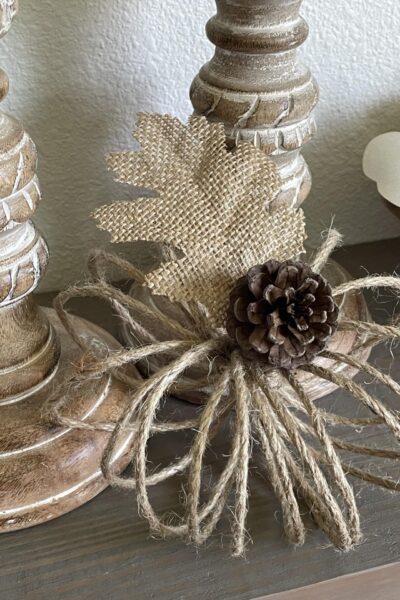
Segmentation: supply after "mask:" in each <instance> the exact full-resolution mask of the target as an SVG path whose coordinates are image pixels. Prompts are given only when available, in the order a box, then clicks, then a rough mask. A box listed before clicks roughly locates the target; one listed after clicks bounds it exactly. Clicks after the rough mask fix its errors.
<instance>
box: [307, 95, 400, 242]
mask: <svg viewBox="0 0 400 600" xmlns="http://www.w3.org/2000/svg"><path fill="white" fill-rule="evenodd" d="M317 121H318V125H319V127H318V135H317V137H316V138H315V139H314V141H313V142H311V144H310V145H309V146H307V147H306V148H305V150H304V155H305V158H306V160H307V162H308V163H309V165H310V168H311V171H312V175H313V187H312V191H311V194H310V196H309V197H308V198H307V200H306V202H305V203H304V210H305V213H306V215H307V219H308V230H309V231H311V232H314V234H311V236H310V243H311V245H317V244H318V243H320V239H319V236H318V233H317V232H319V231H322V230H325V229H326V228H327V227H328V226H329V225H330V219H331V218H334V222H337V221H339V222H340V225H339V227H340V230H341V232H342V233H343V235H344V236H345V244H352V243H353V237H354V236H355V235H356V236H357V234H358V238H360V237H361V238H362V235H359V232H360V231H361V232H362V228H363V224H365V223H373V222H374V219H377V221H375V222H376V223H377V224H379V222H380V221H382V219H383V218H385V219H387V220H389V219H390V220H393V219H395V217H394V216H393V212H392V211H391V210H390V208H389V205H388V204H386V203H384V201H383V200H382V198H381V196H380V195H379V193H378V191H377V188H376V183H374V182H373V181H371V180H369V179H368V178H367V177H366V176H365V175H364V173H363V170H362V159H363V154H364V150H365V148H366V146H367V144H368V142H370V141H371V139H373V138H374V137H375V136H377V135H380V134H381V133H385V132H386V131H400V102H399V101H393V102H386V103H383V102H382V104H379V106H376V107H374V108H373V109H370V110H369V111H368V112H367V113H366V114H360V115H359V117H358V118H357V120H355V119H354V118H352V119H351V121H348V122H346V118H345V117H344V115H343V114H339V111H337V113H336V114H335V113H334V112H333V113H331V114H330V115H329V119H327V120H325V121H324V122H321V123H320V122H319V120H318V114H317ZM333 191H334V194H333ZM327 193H328V194H329V199H330V201H329V204H328V205H327V202H326V194H327ZM332 197H333V198H334V200H333V201H332ZM321 204H324V207H323V210H321ZM321 214H322V215H323V218H322V219H323V220H322V219H321V218H320V215H321ZM354 214H358V215H359V218H358V219H356V220H355V219H354ZM336 217H338V218H336ZM398 223H399V227H398V235H400V219H399V221H398Z"/></svg>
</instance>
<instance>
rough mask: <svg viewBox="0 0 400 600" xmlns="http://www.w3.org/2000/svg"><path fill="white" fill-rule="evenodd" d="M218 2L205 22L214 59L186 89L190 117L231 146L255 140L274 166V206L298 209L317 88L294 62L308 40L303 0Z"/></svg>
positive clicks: (306, 178)
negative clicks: (211, 126)
mask: <svg viewBox="0 0 400 600" xmlns="http://www.w3.org/2000/svg"><path fill="white" fill-rule="evenodd" d="M216 3H217V14H216V16H214V17H213V18H212V19H211V20H210V21H209V22H208V24H207V35H208V38H209V39H210V41H211V42H212V43H213V44H215V46H216V48H215V54H214V56H213V58H212V59H211V60H210V62H208V63H207V64H206V65H204V67H203V68H202V69H201V71H200V73H199V75H198V76H197V77H196V78H195V80H194V82H193V84H192V87H191V91H190V96H191V100H192V103H193V106H194V109H195V112H196V114H200V115H205V116H207V117H208V119H211V120H213V121H214V120H215V121H222V122H223V123H224V125H225V129H226V134H227V138H228V141H229V142H230V143H231V144H233V143H234V142H235V140H236V139H237V138H238V137H240V138H241V139H244V140H247V141H250V142H252V141H253V140H254V139H255V137H257V138H258V141H259V144H260V146H261V148H263V150H264V151H265V152H266V153H267V154H269V155H270V156H271V158H272V159H273V160H274V161H275V162H276V164H277V166H278V169H279V173H280V176H281V179H282V182H283V185H282V191H281V193H280V195H279V197H278V199H277V201H279V202H284V203H285V204H289V205H290V206H293V207H295V206H299V205H300V204H301V203H302V202H303V200H304V199H305V198H306V197H307V195H308V193H309V191H310V188H311V176H310V172H309V169H308V166H307V164H306V162H305V160H304V158H303V157H302V155H301V149H302V147H303V146H304V144H306V143H307V142H308V141H309V140H310V139H311V137H312V136H313V135H314V133H315V122H314V117H313V114H312V112H313V109H314V107H315V105H316V103H317V101H318V86H317V84H316V82H315V80H314V79H313V77H312V76H311V74H310V72H309V70H308V69H307V68H305V67H304V66H303V65H302V64H300V62H299V61H298V58H297V48H298V47H299V46H300V45H301V44H302V43H303V42H304V41H305V40H306V38H307V35H308V26H307V24H306V22H305V21H304V19H302V17H301V16H300V15H299V11H300V6H301V4H302V0H216Z"/></svg>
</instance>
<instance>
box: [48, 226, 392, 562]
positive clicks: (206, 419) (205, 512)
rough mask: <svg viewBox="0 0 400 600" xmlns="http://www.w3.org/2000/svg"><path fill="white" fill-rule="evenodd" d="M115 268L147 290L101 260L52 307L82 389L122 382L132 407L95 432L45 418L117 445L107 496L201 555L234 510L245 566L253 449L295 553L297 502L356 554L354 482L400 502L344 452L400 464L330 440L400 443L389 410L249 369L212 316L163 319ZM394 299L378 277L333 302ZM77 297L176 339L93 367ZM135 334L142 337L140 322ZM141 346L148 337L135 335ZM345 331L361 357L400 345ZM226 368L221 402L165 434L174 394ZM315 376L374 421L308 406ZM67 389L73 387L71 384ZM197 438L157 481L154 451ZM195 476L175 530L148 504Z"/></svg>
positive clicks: (351, 286)
mask: <svg viewBox="0 0 400 600" xmlns="http://www.w3.org/2000/svg"><path fill="white" fill-rule="evenodd" d="M339 241H340V236H339V234H338V233H337V232H335V231H331V232H330V233H329V235H328V237H327V239H326V241H325V243H324V245H323V246H322V248H321V249H320V250H319V252H318V253H317V255H316V257H315V258H314V261H313V263H312V268H313V269H314V271H319V270H320V269H322V268H323V266H324V265H325V263H326V261H327V260H328V258H329V256H330V254H331V252H332V251H333V249H334V248H335V246H336V245H337V244H338V242H339ZM110 267H118V268H119V269H121V270H122V271H123V272H124V273H125V274H126V276H128V277H130V278H132V279H134V280H135V281H137V282H138V283H143V282H144V280H145V277H144V275H143V274H142V273H141V272H140V271H138V270H137V269H136V268H134V267H133V266H132V265H130V264H129V263H127V262H125V261H123V260H122V259H119V258H117V257H115V256H112V255H108V254H105V253H96V254H94V255H93V256H92V258H91V261H90V269H91V273H92V277H93V281H92V282H90V283H88V284H86V285H82V286H79V287H73V288H72V289H70V290H68V291H66V292H63V293H61V294H60V295H59V296H58V298H57V299H56V302H55V308H56V310H57V312H58V315H59V317H60V319H61V321H62V322H63V324H64V326H65V327H66V329H67V331H68V332H69V334H70V335H71V337H72V338H73V339H74V340H75V342H76V343H77V344H78V345H79V346H80V347H81V348H82V351H83V360H82V364H81V366H80V368H79V369H78V370H77V373H76V375H75V376H76V377H77V378H78V380H79V381H86V382H87V381H88V380H90V378H99V377H105V378H107V377H110V376H112V377H115V378H117V379H119V380H121V381H123V382H124V383H125V384H127V385H128V386H129V387H130V395H129V400H128V401H127V403H126V406H125V409H124V411H123V414H122V416H121V418H120V419H119V420H118V422H116V423H97V422H93V421H92V420H90V421H88V420H75V419H71V418H67V417H66V416H65V412H66V410H65V409H66V404H67V402H68V400H67V396H66V395H65V396H64V398H63V395H62V394H61V395H59V397H61V398H63V399H62V400H59V401H57V402H52V403H51V404H50V405H49V407H48V410H49V412H50V413H51V418H52V419H53V420H55V421H56V422H57V423H59V424H62V425H64V426H68V427H73V428H78V429H81V430H89V431H93V430H99V431H106V432H109V433H110V437H109V441H108V445H107V448H106V450H105V452H104V456H103V460H102V471H103V473H104V476H105V477H106V479H107V480H108V481H109V483H110V484H112V485H114V486H116V487H119V488H122V489H129V490H136V494H137V502H138V507H139V511H140V514H141V515H142V516H143V517H144V518H145V519H147V521H148V523H149V525H150V529H151V531H152V532H153V533H155V534H158V535H161V536H164V537H170V536H173V537H181V538H184V539H185V540H189V541H191V542H193V543H195V544H202V543H204V542H205V541H206V540H207V539H208V538H209V537H210V535H211V534H212V533H213V531H214V529H215V527H216V525H217V523H218V521H219V520H220V518H221V516H222V514H223V512H224V509H225V507H226V506H227V505H229V506H230V503H233V511H232V515H233V517H232V539H233V554H234V555H236V556H240V555H242V554H243V553H244V551H245V546H246V536H247V534H246V516H247V513H248V499H249V491H248V490H249V464H250V461H251V459H252V457H253V455H254V452H253V447H255V446H257V448H259V449H260V450H261V452H262V456H263V464H264V467H265V470H266V472H267V475H268V478H269V481H270V483H271V486H272V488H273V490H274V493H275V495H276V497H277V499H278V501H279V503H280V506H281V510H282V516H283V526H284V529H285V533H286V535H287V537H288V539H289V541H290V542H291V543H292V544H296V545H298V544H302V543H303V542H304V539H305V535H306V528H305V524H304V522H303V518H302V514H301V508H300V501H299V497H301V499H302V500H301V501H302V502H303V503H304V502H305V503H306V505H307V507H308V509H309V511H310V513H311V514H312V516H313V518H314V520H315V522H316V523H317V525H318V526H319V527H320V528H321V530H323V531H324V532H325V534H326V535H327V536H328V538H329V539H330V540H331V542H332V543H333V544H334V545H335V546H336V547H337V548H339V549H341V550H349V549H350V548H352V547H353V546H354V545H355V544H358V543H359V542H360V540H361V538H362V535H361V527H360V515H359V511H358V508H357V504H356V499H355V495H354V491H353V488H352V486H351V485H350V483H349V481H348V475H351V476H353V477H356V478H359V479H361V480H363V481H366V482H369V483H371V484H374V485H377V486H381V487H384V488H386V489H389V490H400V483H398V481H395V480H393V479H390V478H388V477H380V476H377V475H374V474H373V473H370V472H369V471H367V470H363V469H358V468H356V467H354V466H352V465H351V464H347V463H345V462H343V460H342V458H341V457H340V455H339V452H338V451H339V450H346V451H350V452H353V453H356V454H360V455H364V456H366V457H382V458H385V459H392V460H399V459H400V452H398V451H393V450H386V449H379V448H369V447H364V446H358V445H355V444H352V443H349V442H345V441H343V440H341V439H339V438H338V437H335V436H333V435H332V434H331V429H329V431H328V428H329V427H331V426H335V425H345V426H349V427H354V428H357V427H360V426H362V427H368V426H376V425H385V426H386V427H387V428H388V429H389V431H390V432H391V434H393V436H394V437H395V438H396V442H397V441H398V438H399V437H400V419H399V414H398V413H397V412H395V411H393V410H391V409H389V408H387V407H386V406H385V405H384V403H383V402H381V401H380V400H379V399H378V398H374V397H373V396H372V395H371V394H370V393H369V392H368V391H367V390H366V389H364V388H363V387H362V386H361V385H359V384H357V383H355V382H354V381H352V380H351V379H349V378H347V377H346V376H344V375H341V374H338V373H335V372H334V371H333V370H332V369H330V368H326V367H321V366H319V365H318V364H310V365H306V366H304V367H301V368H300V369H298V370H295V371H290V372H289V371H284V370H276V371H273V372H272V373H271V372H269V373H268V374H266V373H265V372H264V371H263V370H262V368H261V367H260V366H257V365H256V364H248V363H246V362H245V361H244V359H243V358H242V357H241V355H240V353H239V352H238V350H237V348H235V347H234V345H233V344H232V342H231V341H230V340H229V339H228V337H227V335H226V333H225V332H224V330H223V329H215V328H212V327H210V324H209V321H208V319H207V311H206V310H205V309H204V307H202V306H199V305H196V304H194V303H191V304H187V305H186V310H187V311H188V314H189V315H190V316H191V319H192V322H193V327H191V328H190V329H189V328H186V327H183V326H182V324H181V323H179V322H177V321H174V320H173V319H171V318H170V317H167V316H165V315H162V314H161V313H159V311H157V309H154V308H152V307H149V306H147V305H145V304H144V303H142V302H140V301H138V300H136V299H134V298H132V297H130V296H129V295H126V294H124V293H123V292H121V291H120V290H119V289H117V288H115V287H114V286H113V285H111V284H110V283H109V282H108V281H107V279H106V271H107V269H108V268H110ZM377 287H384V288H392V289H393V290H395V291H396V292H399V291H400V279H399V278H397V277H389V276H388V277H386V276H371V277H365V278H363V279H358V280H355V281H350V282H348V283H345V284H342V285H340V286H338V287H336V288H335V289H334V290H333V294H334V296H336V297H338V296H340V295H342V294H343V293H346V292H352V291H354V290H361V289H364V288H377ZM74 297H81V298H82V297H98V298H102V299H106V300H107V301H109V302H110V303H111V305H112V307H113V310H117V312H119V313H120V314H121V315H123V316H124V318H126V317H127V311H129V310H130V309H133V310H134V311H135V313H138V314H143V315H147V316H149V315H150V316H152V317H153V318H154V319H157V320H159V321H163V320H164V321H166V322H167V325H168V327H169V328H173V330H174V332H175V333H176V338H175V339H172V340H170V341H167V342H158V341H157V340H156V339H154V337H153V336H152V335H150V334H149V333H148V335H147V337H146V339H148V340H149V343H148V344H146V345H143V346H141V347H138V348H131V349H128V350H121V351H117V352H110V354H109V355H108V356H106V357H98V356H96V350H95V348H92V347H91V346H90V345H89V346H87V342H86V341H84V340H83V339H81V338H80V337H79V335H78V334H77V332H76V331H75V329H74V325H73V320H72V319H71V317H70V316H69V314H68V313H67V312H66V310H65V305H66V303H67V302H68V301H69V300H70V299H71V298H74ZM129 326H131V327H133V328H134V327H135V326H136V324H135V322H133V320H132V321H131V322H130V323H129ZM138 327H139V330H140V334H141V336H143V335H146V332H144V331H143V328H142V327H140V326H138ZM339 328H340V329H342V330H349V329H350V330H354V331H356V332H357V333H359V340H360V347H361V346H367V345H368V346H372V345H374V344H376V343H378V342H381V341H387V340H391V339H399V338H400V328H399V327H397V325H396V324H393V325H388V326H384V325H378V324H377V323H367V322H356V321H346V320H344V319H341V320H340V326H339ZM171 350H173V351H174V352H176V351H179V353H180V354H179V356H178V358H175V359H174V360H172V361H171V362H169V363H168V364H166V365H165V366H164V367H163V368H160V370H159V371H157V372H156V373H154V374H153V375H152V376H151V377H149V379H147V380H144V381H143V380H141V381H137V380H132V379H131V378H130V377H129V376H128V375H126V371H125V369H124V368H125V367H126V366H127V365H128V364H132V363H136V362H137V361H140V360H142V359H144V358H146V357H149V356H152V355H156V354H159V353H168V351H171ZM216 356H219V357H220V358H221V359H222V366H221V368H220V369H219V371H218V374H217V376H216V378H215V379H214V380H213V381H212V392H211V394H210V396H209V398H208V401H207V402H206V403H205V405H204V407H203V409H202V412H201V415H200V417H199V418H198V419H193V420H188V421H183V422H179V421H178V422H166V423H162V422H159V420H158V418H157V415H158V410H159V407H160V403H161V401H162V400H163V398H164V397H165V395H166V394H167V393H168V390H169V389H170V387H171V386H172V384H174V382H176V381H177V380H178V379H179V377H180V376H181V375H182V374H183V373H184V371H185V370H187V369H188V368H190V367H191V366H193V365H194V364H196V363H198V362H199V361H200V360H202V359H204V358H206V357H207V358H208V359H209V360H210V361H211V360H212V359H213V358H214V357H216ZM322 356H323V357H324V358H327V359H330V360H331V361H333V362H337V363H346V364H348V365H351V366H352V367H355V368H356V369H359V370H360V371H362V372H365V373H367V374H368V375H369V376H371V377H373V378H374V379H375V380H377V381H378V382H379V383H382V384H384V385H385V386H387V387H388V388H389V389H390V390H391V391H392V392H393V393H394V394H395V395H396V397H397V398H399V397H400V385H399V384H398V383H396V381H394V380H393V379H392V378H391V377H390V376H389V375H386V374H384V373H381V372H380V371H379V369H377V368H375V367H373V366H372V365H369V364H368V363H365V362H362V361H361V360H359V359H357V358H354V357H352V356H345V355H342V354H337V353H333V352H329V351H326V352H324V353H323V354H322ZM300 371H307V372H309V373H312V374H313V375H314V376H316V377H320V378H321V379H325V380H327V381H330V382H332V383H334V384H335V385H337V386H338V387H339V388H342V389H344V390H347V391H348V392H350V394H351V395H352V396H353V397H354V398H356V399H357V400H358V401H360V402H361V404H362V405H364V406H366V407H367V408H368V409H369V410H370V411H371V415H372V416H370V417H367V418H360V417H357V418H347V417H342V416H339V415H336V414H334V413H333V412H328V411H326V410H323V409H321V408H318V407H317V406H316V404H314V403H313V402H312V401H311V400H310V399H309V397H308V395H307V393H306V391H305V389H304V387H303V386H302V384H301V383H300V380H299V372H300ZM281 382H282V383H283V382H284V383H285V385H286V386H287V385H289V386H290V393H289V394H282V393H281V389H283V386H281ZM65 385H69V382H65ZM228 414H229V418H230V419H231V427H232V429H231V439H230V451H229V455H228V457H227V460H226V462H225V464H224V467H223V470H222V473H221V474H220V475H219V477H218V480H217V482H216V484H215V485H214V486H213V487H212V490H211V493H210V495H209V497H208V499H207V500H206V501H205V502H202V501H201V498H202V493H203V483H202V476H203V467H204V459H205V453H206V449H207V447H208V445H209V444H210V442H211V440H212V439H213V437H214V436H215V435H216V433H217V432H218V430H219V429H220V427H221V425H222V423H223V421H224V420H225V419H226V418H227V415H228ZM182 429H190V430H192V431H193V434H194V438H193V443H192V445H191V447H190V449H189V451H188V452H187V454H186V455H185V456H184V457H183V458H180V459H179V460H177V461H176V462H173V463H172V464H170V465H168V466H167V467H164V468H162V469H160V470H159V471H157V472H153V473H152V474H149V473H148V461H147V447H148V442H149V439H150V437H151V436H152V435H154V434H156V433H162V432H166V431H179V430H182ZM127 434H130V435H131V439H132V442H131V451H130V459H131V462H132V465H133V474H132V476H130V477H123V476H121V475H120V474H119V473H118V472H116V468H115V458H116V456H117V453H118V449H119V447H120V445H121V442H122V441H123V440H124V439H126V436H127ZM184 473H185V474H186V483H185V486H184V491H185V494H184V497H185V501H184V516H183V517H176V520H175V522H174V521H171V519H170V518H163V517H161V516H159V515H158V514H157V513H156V511H155V509H154V507H153V505H152V503H151V501H150V498H149V493H148V490H149V487H150V486H152V485H156V484H158V483H160V482H162V481H165V480H166V479H168V478H170V477H173V476H174V475H177V474H179V475H182V474H184Z"/></svg>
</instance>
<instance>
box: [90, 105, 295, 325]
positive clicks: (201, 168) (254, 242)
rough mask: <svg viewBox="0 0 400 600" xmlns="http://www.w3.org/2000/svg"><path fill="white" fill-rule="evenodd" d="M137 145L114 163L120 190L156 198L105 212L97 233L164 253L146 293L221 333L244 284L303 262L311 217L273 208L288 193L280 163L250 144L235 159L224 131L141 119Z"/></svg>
mask: <svg viewBox="0 0 400 600" xmlns="http://www.w3.org/2000/svg"><path fill="white" fill-rule="evenodd" d="M135 138H136V139H137V141H138V142H139V143H140V146H141V151H139V152H121V153H117V154H112V155H111V156H110V157H109V165H110V167H111V169H112V170H113V171H114V172H115V173H116V175H117V180H118V181H120V182H124V183H130V184H133V185H136V186H140V187H142V188H148V189H151V190H153V191H154V192H156V193H157V194H158V197H155V198H139V199H137V200H135V201H131V202H117V203H114V204H111V205H109V206H103V207H102V208H100V209H99V210H97V211H96V212H95V215H94V217H95V219H96V222H97V225H98V227H99V228H100V229H103V230H106V231H108V232H109V233H110V234H111V236H112V241H113V242H129V241H135V240H146V241H154V242H160V243H162V244H164V245H165V246H166V248H168V252H166V255H167V256H168V258H169V261H168V262H167V264H163V265H162V266H161V267H160V268H159V269H157V270H155V271H153V272H152V273H150V274H149V275H147V276H146V283H147V284H148V286H149V287H150V288H151V289H152V291H153V292H154V293H156V294H162V295H166V296H168V297H169V298H170V299H171V300H173V301H178V302H190V301H196V302H200V303H201V304H202V305H204V306H205V307H207V309H208V310H209V313H210V320H211V322H212V324H213V325H216V326H221V325H222V324H223V322H224V318H225V313H226V307H227V303H228V296H229V292H230V290H231V289H232V286H233V283H234V282H235V281H236V280H237V279H238V278H239V277H241V276H242V275H243V274H244V273H246V272H247V271H248V270H249V269H250V268H251V267H252V266H254V265H256V264H259V263H263V262H265V261H266V260H267V259H270V258H275V259H277V260H282V261H283V260H286V259H289V258H292V257H294V256H296V255H298V254H300V253H301V252H303V243H304V240H305V238H306V235H305V223H304V215H303V213H302V211H300V210H299V211H293V210H290V209H287V208H283V207H280V208H279V209H278V210H273V209H271V208H270V205H272V202H273V200H274V198H275V197H276V195H277V193H278V191H279V189H280V180H279V176H278V174H277V170H276V167H275V165H274V163H273V162H272V161H271V160H269V158H268V157H267V156H266V155H265V154H264V153H263V152H262V151H261V150H258V149H257V148H256V147H255V146H252V145H251V144H248V143H242V144H239V145H238V146H237V148H236V149H235V150H234V151H232V152H231V151H229V150H228V149H227V146H226V138H225V132H224V128H223V126H222V125H221V124H210V123H209V122H208V121H207V120H206V119H205V118H203V117H201V118H199V117H194V118H192V119H191V120H190V121H189V123H188V125H184V124H182V123H181V122H180V121H179V120H178V119H176V118H173V117H170V116H166V115H157V114H142V115H140V118H139V121H138V128H137V131H136V133H135ZM174 249H176V250H179V251H181V253H183V256H182V255H181V256H179V257H178V255H177V253H175V252H174ZM167 260H168V259H167Z"/></svg>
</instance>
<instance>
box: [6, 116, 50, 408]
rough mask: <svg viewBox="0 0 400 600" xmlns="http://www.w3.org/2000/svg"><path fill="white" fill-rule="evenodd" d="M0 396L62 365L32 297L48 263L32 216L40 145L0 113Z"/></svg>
mask: <svg viewBox="0 0 400 600" xmlns="http://www.w3.org/2000/svg"><path fill="white" fill-rule="evenodd" d="M0 148H1V152H0V400H1V399H2V398H9V397H10V396H16V395H18V394H21V393H23V392H25V391H26V390H30V389H32V388H34V387H36V386H38V385H40V384H42V383H43V382H45V380H46V378H48V377H50V376H51V375H52V374H53V372H54V370H55V368H56V367H57V363H58V359H59V344H58V342H57V339H56V336H55V334H54V330H53V327H52V326H51V325H50V324H49V321H48V319H47V317H46V316H45V314H44V312H43V311H42V310H41V309H40V308H38V307H37V305H36V303H35V302H34V300H33V299H32V296H31V294H32V292H33V291H34V290H35V289H36V288H37V286H38V284H39V282H40V279H41V277H42V275H43V273H44V271H45V270H46V267H47V263H48V256H49V255H48V249H47V246H46V242H45V241H44V239H43V238H42V236H41V235H40V233H38V231H37V230H36V228H35V226H34V225H33V223H32V222H31V220H30V218H31V216H32V215H33V213H34V211H35V210H36V207H37V205H38V203H39V201H40V197H41V194H40V188H39V182H38V179H37V177H36V160H37V157H36V149H35V146H34V144H33V142H32V140H31V139H30V137H29V136H28V134H27V133H26V132H25V131H24V129H23V128H22V126H21V124H20V123H19V122H18V121H17V120H16V119H13V118H12V117H9V116H8V115H5V114H3V113H1V114H0Z"/></svg>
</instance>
